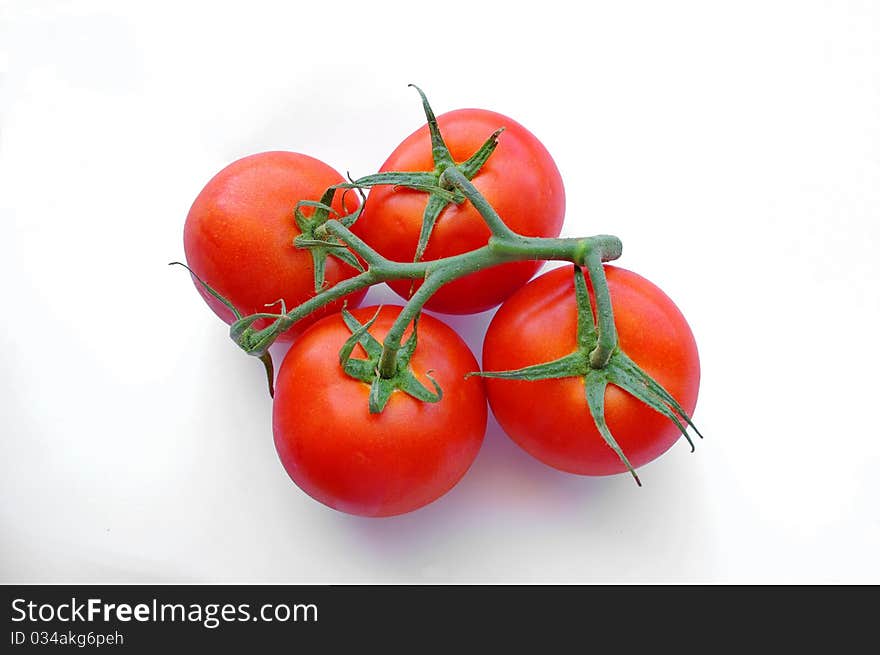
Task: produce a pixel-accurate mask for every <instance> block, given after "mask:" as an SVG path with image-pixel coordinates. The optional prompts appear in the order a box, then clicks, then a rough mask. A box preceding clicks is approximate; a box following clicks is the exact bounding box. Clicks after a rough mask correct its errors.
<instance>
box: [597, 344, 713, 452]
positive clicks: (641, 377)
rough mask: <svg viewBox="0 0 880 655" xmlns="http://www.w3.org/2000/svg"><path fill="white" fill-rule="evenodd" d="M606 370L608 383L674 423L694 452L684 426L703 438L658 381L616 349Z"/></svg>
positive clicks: (692, 444) (692, 443)
mask: <svg viewBox="0 0 880 655" xmlns="http://www.w3.org/2000/svg"><path fill="white" fill-rule="evenodd" d="M606 370H607V371H608V375H609V382H612V383H613V384H615V385H617V386H618V387H620V388H622V389H624V390H625V391H627V392H629V393H630V394H632V395H633V396H635V397H636V398H638V399H639V400H641V401H642V402H643V403H645V404H646V405H647V406H648V407H650V408H651V409H653V410H654V411H656V412H659V413H660V414H662V415H663V416H665V417H666V418H668V419H669V420H670V421H672V422H673V423H675V425H676V427H677V428H678V429H679V431H680V432H681V434H682V436H683V437H684V438H685V439H687V442H688V443H689V444H690V446H691V452H693V451H694V450H696V448H695V447H694V442H693V441H692V440H691V437H690V435H689V434H688V432H687V427H685V424H687V425H688V426H690V427H691V429H693V431H694V432H696V434H697V436H698V437H700V439H702V438H703V435H702V434H700V431H699V430H698V429H697V426H695V425H694V423H693V421H692V420H691V418H690V416H688V413H687V412H686V411H685V410H684V408H683V407H682V406H681V405H680V404H679V402H678V401H677V400H676V399H675V398H674V397H673V396H672V394H670V393H669V392H668V391H666V389H664V388H663V387H662V386H661V385H660V383H659V382H657V381H656V380H654V378H652V377H651V376H650V375H648V374H647V373H645V372H644V371H643V370H642V369H641V368H640V367H639V366H638V365H637V364H636V363H635V362H634V361H633V360H632V359H630V358H629V357H628V356H627V355H626V353H624V352H622V351H621V350H619V349H618V350H617V351H616V352H615V353H614V354H613V355H612V356H611V361H610V362H609V363H608V366H607V367H606Z"/></svg>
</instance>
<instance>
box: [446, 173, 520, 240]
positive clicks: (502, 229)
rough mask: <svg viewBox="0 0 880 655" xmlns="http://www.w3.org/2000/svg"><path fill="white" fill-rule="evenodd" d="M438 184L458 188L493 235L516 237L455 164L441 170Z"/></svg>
mask: <svg viewBox="0 0 880 655" xmlns="http://www.w3.org/2000/svg"><path fill="white" fill-rule="evenodd" d="M440 186H441V187H444V188H445V187H447V186H448V187H450V188H452V187H454V188H458V189H460V190H461V192H462V193H463V194H464V197H465V198H467V199H468V200H470V202H471V204H472V205H473V206H474V208H475V209H476V210H477V211H478V212H480V216H482V217H483V220H484V221H486V225H488V226H489V229H490V230H492V234H494V235H495V236H498V237H509V238H514V237H518V235H517V233H516V232H514V231H513V230H511V229H510V228H509V227H507V225H506V224H505V223H504V221H503V220H501V217H500V216H499V215H498V212H496V211H495V209H494V208H493V207H492V205H490V204H489V201H488V200H486V198H485V197H484V196H483V194H482V193H480V192H479V190H478V189H477V187H475V186H474V184H473V182H471V181H470V180H469V179H467V177H466V176H465V174H464V173H462V172H461V171H460V170H458V169H457V168H456V167H455V166H450V167H449V168H447V169H446V170H444V171H443V173H442V174H441V175H440Z"/></svg>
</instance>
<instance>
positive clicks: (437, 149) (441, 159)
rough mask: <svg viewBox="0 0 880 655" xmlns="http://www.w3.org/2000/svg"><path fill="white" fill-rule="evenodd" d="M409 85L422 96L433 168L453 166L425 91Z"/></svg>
mask: <svg viewBox="0 0 880 655" xmlns="http://www.w3.org/2000/svg"><path fill="white" fill-rule="evenodd" d="M410 86H411V87H412V88H414V89H415V90H416V91H417V92H418V94H419V96H420V97H421V98H422V109H424V111H425V118H426V119H427V121H428V131H429V132H430V134H431V154H432V155H433V157H434V166H435V168H437V169H443V168H445V167H446V166H454V165H455V162H454V161H452V155H451V154H450V152H449V148H448V147H447V146H446V142H445V141H444V140H443V135H442V134H440V127H439V126H438V125H437V117H436V116H434V110H433V109H431V105H430V103H429V102H428V97H427V96H426V95H425V92H424V91H422V90H421V89H420V88H419V87H417V86H416V85H415V84H410Z"/></svg>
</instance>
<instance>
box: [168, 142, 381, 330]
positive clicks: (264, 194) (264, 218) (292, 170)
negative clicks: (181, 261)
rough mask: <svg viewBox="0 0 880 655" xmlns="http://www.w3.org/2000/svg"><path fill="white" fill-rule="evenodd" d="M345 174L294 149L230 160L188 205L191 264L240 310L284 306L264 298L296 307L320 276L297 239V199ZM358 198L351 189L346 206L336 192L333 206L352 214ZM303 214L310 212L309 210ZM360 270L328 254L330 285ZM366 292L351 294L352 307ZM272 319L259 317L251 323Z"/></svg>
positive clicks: (220, 311) (217, 307) (316, 195)
mask: <svg viewBox="0 0 880 655" xmlns="http://www.w3.org/2000/svg"><path fill="white" fill-rule="evenodd" d="M343 181H344V180H343V178H342V176H341V175H340V174H339V173H337V172H336V171H335V170H333V169H332V168H330V167H329V166H328V165H327V164H325V163H323V162H321V161H319V160H317V159H314V158H313V157H309V156H307V155H301V154H299V153H295V152H262V153H259V154H255V155H250V156H248V157H244V158H243V159H239V160H238V161H235V162H233V163H232V164H230V165H229V166H227V167H226V168H224V169H223V170H222V171H220V172H219V173H217V175H215V176H214V177H213V178H211V180H210V181H209V182H208V184H207V185H206V186H205V188H204V189H202V191H201V192H200V193H199V195H198V197H197V198H196V199H195V202H194V203H193V205H192V208H191V209H190V210H189V214H188V215H187V217H186V225H185V226H184V232H183V245H184V250H185V252H186V260H187V263H188V264H189V266H190V268H191V269H192V270H193V271H194V272H195V274H196V275H198V276H199V277H200V278H201V279H202V280H204V281H205V282H206V283H207V284H208V285H210V286H211V287H213V288H214V289H215V290H216V291H217V292H218V293H219V294H220V295H222V296H224V297H225V298H227V299H228V300H229V301H231V302H232V304H233V305H234V306H235V308H236V309H238V311H239V312H241V313H242V315H248V314H255V313H258V312H270V313H275V312H278V311H280V305H279V306H275V307H272V308H267V307H266V304H268V303H274V302H276V301H278V300H280V299H282V298H283V299H284V301H285V302H286V304H287V307H288V309H290V308H293V307H295V306H296V305H298V304H300V303H302V302H304V301H306V300H308V299H309V298H311V297H312V296H314V295H315V282H314V266H313V263H312V256H311V253H309V252H308V251H307V250H301V249H298V248H296V247H295V246H294V245H293V240H294V238H295V237H296V236H297V235H298V234H300V230H299V227H297V225H296V221H295V220H294V215H293V212H294V208H295V207H296V204H297V202H298V201H300V200H320V198H321V194H323V193H324V191H325V190H326V189H327V187H330V186H332V185H334V184H337V183H339V182H343ZM358 205H359V201H358V199H357V196H356V194H347V195H346V197H345V209H344V211H343V206H342V200H341V194H340V193H337V194H336V197H335V199H334V203H333V208H334V209H335V210H336V211H338V212H341V213H350V212H352V211H354V210H356V209H357V207H358ZM304 213H305V214H306V215H307V216H308V215H310V214H311V210H309V209H306V210H305V211H304ZM356 274H357V271H356V270H355V269H354V268H352V267H350V266H348V265H347V264H344V263H342V262H340V261H339V260H337V259H336V258H335V257H330V258H328V259H327V269H326V280H327V284H328V285H333V284H335V283H337V282H339V281H340V280H343V279H345V278H347V277H351V276H353V275H356ZM196 288H197V289H198V290H199V293H200V294H201V295H202V297H203V298H204V299H205V301H206V302H207V303H208V305H209V306H210V307H211V309H213V310H214V312H215V313H216V314H217V315H218V316H219V317H220V318H222V319H223V320H224V321H226V322H227V323H232V321H233V315H232V312H230V311H229V309H228V308H227V307H225V306H224V305H223V304H222V303H221V302H219V301H218V300H217V299H216V298H214V297H213V296H211V295H210V294H208V293H207V292H206V291H205V290H204V288H203V287H202V285H200V284H198V283H196ZM365 293H366V290H364V291H361V292H358V293H356V294H351V296H349V297H348V302H349V306H352V305H356V304H357V303H359V302H360V301H361V300H362V299H363V297H364V294H365ZM342 302H343V301H342V300H340V301H337V302H334V303H331V304H330V305H327V306H325V307H324V308H322V309H321V310H318V311H317V312H315V313H313V314H311V315H310V316H307V317H306V318H304V319H302V320H301V321H298V322H297V323H296V324H295V325H294V326H293V327H292V328H290V329H289V330H287V331H286V332H284V333H283V334H282V335H281V337H280V340H288V341H289V340H291V339H293V338H294V337H295V336H296V334H298V333H299V332H301V331H302V330H303V329H304V328H305V327H306V326H307V325H308V324H310V323H312V322H314V321H315V320H317V319H318V318H320V317H321V316H324V315H326V314H328V313H332V312H337V311H339V310H340V308H341V307H342ZM269 323H270V321H269V320H266V319H261V320H259V321H257V322H256V323H255V324H254V327H255V328H256V329H260V328H263V327H266V326H267V325H268V324H269Z"/></svg>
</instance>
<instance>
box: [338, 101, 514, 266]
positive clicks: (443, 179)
mask: <svg viewBox="0 0 880 655" xmlns="http://www.w3.org/2000/svg"><path fill="white" fill-rule="evenodd" d="M410 86H411V87H412V88H414V89H415V90H416V91H417V92H418V94H419V96H420V97H421V99H422V108H423V109H424V112H425V118H426V119H427V121H428V131H429V133H430V135H431V156H432V158H433V160H434V170H433V171H415V172H410V171H387V172H383V173H376V174H374V175H369V176H366V177H363V178H360V179H358V180H356V182H355V184H357V185H359V186H375V185H377V184H386V185H388V184H390V185H394V186H401V187H406V188H408V189H414V190H416V191H424V192H426V193H427V194H428V202H427V204H426V205H425V211H424V213H423V214H422V227H421V230H420V232H419V240H418V243H417V245H416V251H415V255H414V256H413V261H414V262H419V261H421V260H422V257H423V255H424V254H425V250H426V249H427V247H428V241H429V240H430V238H431V233H432V232H433V231H434V225H435V224H436V223H437V219H438V218H439V217H440V214H441V213H442V212H443V210H444V209H446V207H447V206H448V205H449V204H450V203H455V204H461V203H463V202H465V200H467V199H468V198H467V196H466V195H465V194H464V193H463V192H462V191H461V189H460V188H459V186H458V185H456V184H454V183H453V182H451V181H450V179H449V175H448V174H446V175H444V174H445V173H446V172H447V171H448V170H450V169H454V170H456V171H458V172H460V173H461V176H463V177H464V179H466V180H472V179H473V178H474V177H476V175H477V173H479V172H480V169H481V168H482V167H483V165H484V164H485V163H486V161H488V159H489V157H490V156H491V155H492V153H493V152H495V148H497V147H498V137H499V136H500V135H501V133H502V132H503V131H504V128H503V127H500V128H498V129H497V130H495V131H494V132H493V133H492V134H490V135H489V137H488V138H487V139H486V140H485V141H484V142H483V144H482V145H481V146H480V147H479V148H478V149H477V151H476V152H475V153H474V154H472V155H471V156H470V157H469V158H468V159H467V160H465V161H463V162H456V161H455V160H454V159H453V158H452V153H451V152H450V151H449V147H448V146H447V145H446V142H445V141H444V140H443V135H442V134H441V133H440V127H439V126H438V124H437V117H436V116H435V115H434V111H433V110H432V109H431V105H430V103H429V102H428V98H427V96H426V95H425V93H424V92H423V91H422V90H421V89H420V88H419V87H417V86H416V85H415V84H410Z"/></svg>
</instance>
